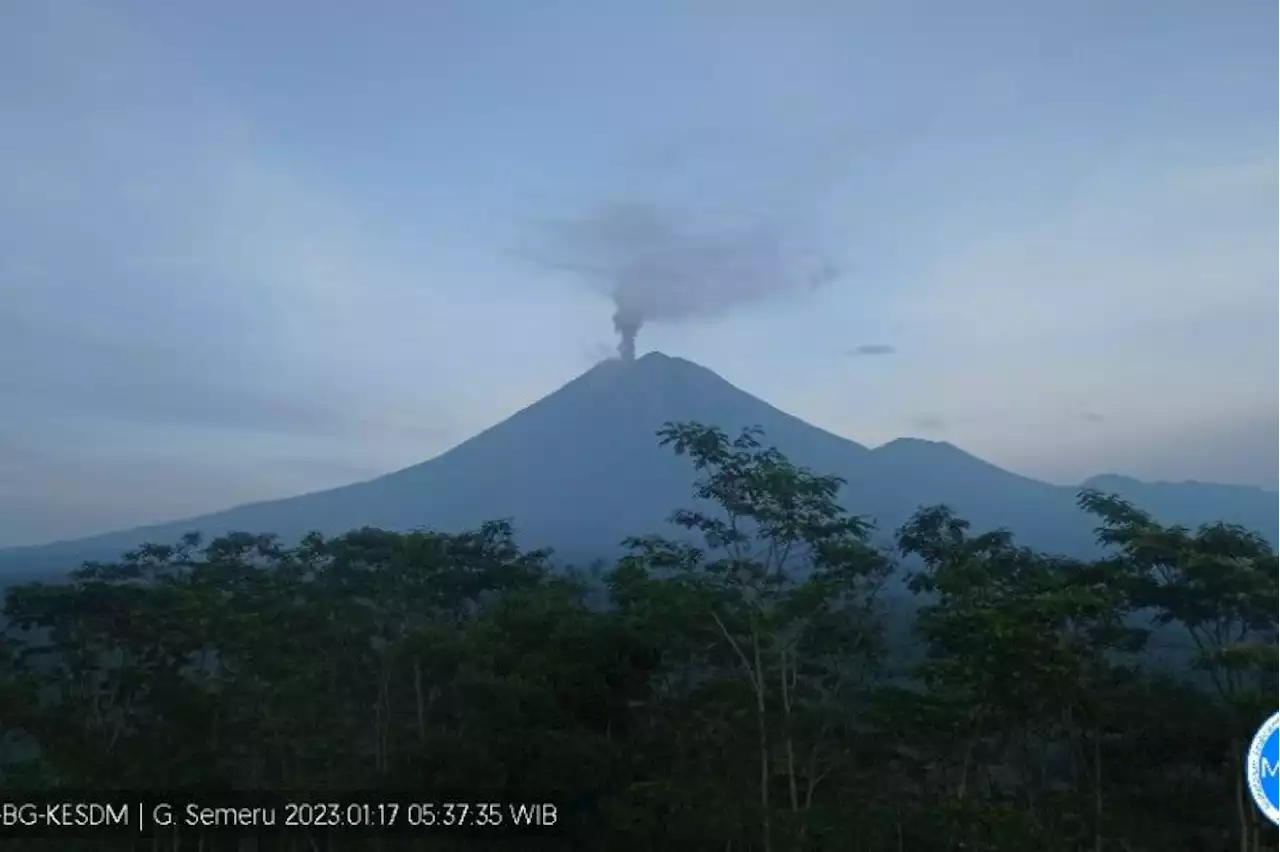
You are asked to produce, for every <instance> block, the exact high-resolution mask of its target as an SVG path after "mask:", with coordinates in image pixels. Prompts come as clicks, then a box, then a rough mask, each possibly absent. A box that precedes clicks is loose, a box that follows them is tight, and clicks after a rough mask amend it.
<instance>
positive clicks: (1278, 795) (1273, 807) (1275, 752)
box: [1244, 713, 1280, 825]
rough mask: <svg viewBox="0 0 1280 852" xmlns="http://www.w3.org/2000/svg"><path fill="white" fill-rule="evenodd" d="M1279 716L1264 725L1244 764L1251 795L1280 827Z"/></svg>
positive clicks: (1264, 812) (1254, 739) (1267, 815)
mask: <svg viewBox="0 0 1280 852" xmlns="http://www.w3.org/2000/svg"><path fill="white" fill-rule="evenodd" d="M1277 772H1280V713H1277V714H1275V715H1274V716H1272V717H1271V718H1270V719H1268V720H1267V721H1265V722H1263V723H1262V727H1261V728H1259V729H1258V733H1256V734H1254V735H1253V745H1251V746H1249V759H1248V761H1247V762H1246V763H1245V770H1244V773H1245V780H1246V781H1248V782H1249V792H1251V793H1253V801H1254V803H1255V804H1257V806H1258V810H1260V811H1262V813H1263V815H1264V816H1265V817H1266V818H1267V819H1269V820H1271V821H1272V822H1274V823H1275V824H1276V825H1280V778H1278V777H1277Z"/></svg>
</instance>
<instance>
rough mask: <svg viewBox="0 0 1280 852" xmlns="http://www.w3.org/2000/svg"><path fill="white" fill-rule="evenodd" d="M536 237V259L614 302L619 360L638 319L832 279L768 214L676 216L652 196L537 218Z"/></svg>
mask: <svg viewBox="0 0 1280 852" xmlns="http://www.w3.org/2000/svg"><path fill="white" fill-rule="evenodd" d="M542 236H543V238H544V239H543V245H542V247H541V248H540V249H539V251H538V252H537V253H536V256H537V258H538V259H540V260H541V262H543V263H544V264H546V265H549V266H552V267H554V268H556V269H559V270H561V271H564V272H569V273H572V274H573V275H575V276H576V277H577V278H579V279H580V280H581V281H582V282H584V283H585V284H586V285H587V286H589V287H591V288H592V289H594V290H596V291H597V292H599V293H601V294H602V295H605V296H608V297H609V298H610V299H612V300H613V304H614V315H613V326H614V330H615V331H616V332H617V333H618V336H619V343H618V355H619V357H620V358H622V359H623V360H624V361H630V360H632V359H634V357H635V353H636V336H637V335H638V334H639V331H640V329H641V327H643V326H644V325H646V324H649V323H669V322H677V321H684V320H696V319H714V318H716V317H719V316H722V315H724V314H727V313H729V312H731V311H733V310H735V309H737V308H740V307H743V306H745V305H747V304H750V303H754V302H759V301H762V300H764V299H768V298H773V297H777V296H782V295H787V294H791V295H795V294H798V293H803V292H807V291H810V290H813V289H815V288H817V287H820V286H822V285H823V284H826V283H827V282H829V281H831V280H833V279H834V278H835V277H836V272H835V269H834V268H833V267H832V266H831V265H830V264H827V263H824V262H822V261H821V260H820V259H818V258H815V257H813V256H812V255H806V253H805V252H804V251H803V250H801V249H800V248H799V247H798V246H796V245H793V244H791V243H789V242H788V240H786V239H785V238H784V233H783V230H782V229H781V228H779V227H777V226H775V225H773V224H770V223H768V222H762V221H756V222H750V221H748V222H742V221H736V222H735V221H730V220H726V219H725V218H724V217H715V216H708V215H703V216H701V217H699V216H695V215H691V214H685V215H683V216H681V215H678V214H677V213H676V212H675V211H673V210H670V209H663V208H660V207H658V206H656V205H653V204H640V203H630V204H614V205H609V206H605V207H601V208H599V209H597V210H595V211H593V212H591V213H589V214H587V215H585V216H582V217H580V218H576V219H568V220H561V221H557V222H551V223H544V225H543V227H542Z"/></svg>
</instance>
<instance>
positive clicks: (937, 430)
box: [908, 414, 951, 435]
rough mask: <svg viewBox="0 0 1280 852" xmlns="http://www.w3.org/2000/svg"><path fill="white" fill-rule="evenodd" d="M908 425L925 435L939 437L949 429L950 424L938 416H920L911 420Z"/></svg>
mask: <svg viewBox="0 0 1280 852" xmlns="http://www.w3.org/2000/svg"><path fill="white" fill-rule="evenodd" d="M908 425H909V426H910V427H911V428H912V429H914V430H916V431H919V432H923V433H925V434H926V435H939V434H942V433H944V432H947V431H949V430H950V429H951V423H950V421H948V420H947V418H945V417H943V416H942V415H940V414H921V415H918V416H916V417H913V418H911V420H910V421H909V422H908Z"/></svg>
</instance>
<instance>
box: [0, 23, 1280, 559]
mask: <svg viewBox="0 0 1280 852" xmlns="http://www.w3.org/2000/svg"><path fill="white" fill-rule="evenodd" d="M1276 31H1277V10H1276V5H1275V4H1274V3H1268V2H1263V0H1258V2H1252V0H1227V2H1222V3H1216V4H1209V3H1203V2H1190V1H1189V0H1173V2H1154V0H1146V1H1145V2H1130V3H1123V4H1117V3H1101V2H1079V3H1072V4H1042V3H1039V4H1037V3H1032V4H1029V3H1016V2H999V3H997V2H985V0H979V2H975V3H966V4H958V3H948V2H941V0H939V2H931V3H923V2H902V0H899V1H898V2H866V3H859V2H853V0H850V2H841V3H837V2H816V0H789V1H788V2H783V0H778V2H767V3H766V2H756V1H755V0H740V2H727V0H706V1H705V2H699V0H685V1H684V2H670V3H668V2H655V1H654V0H646V2H643V3H641V2H620V0H593V2H587V0H577V1H576V2H568V0H555V1H554V2H540V3H524V2H515V0H511V1H510V2H486V0H467V2H453V3H449V2H431V3H424V2H408V0H405V1H404V2H399V1H398V0H380V2H371V3H363V4H353V3H340V2H332V1H330V2H321V0H308V2H300V0H273V2H270V3H248V2H229V1H228V0H223V2H218V3H200V4H194V3H183V4H176V3H159V2H141V1H140V0H139V1H138V2H110V0H102V2H72V0H12V2H7V3H5V4H3V6H2V7H0V104H3V107H2V109H3V115H4V121H3V122H2V124H3V128H4V132H3V133H0V399H2V400H3V403H0V410H2V411H3V412H4V413H3V415H2V416H0V544H10V543H19V542H28V541H39V540H47V539H51V538H57V537H65V536H69V535H78V534H86V533H90V532H96V531H101V530H107V529H112V528H116V527H120V526H126V525H133V524H137V523H141V522H147V521H154V520H160V519H166V518H173V517H181V516H184V515H190V514H193V513H198V512H203V511H207V510H213V509H217V508H222V507H225V506H227V505H230V504H234V503H239V502H244V501H248V500H253V499H260V498H265V497H274V496H284V495H289V494H294V493H299V492H302V491H307V490H313V489H316V488H321V487H327V486H332V485H339V484H344V483H346V482H350V481H353V480H356V479H362V478H368V477H370V476H373V475H376V474H378V473H382V472H386V471H390V470H393V469H396V468H399V467H402V466H405V465H408V464H412V463H414V462H417V461H420V460H422V459H424V458H427V457H430V456H432V455H435V454H437V453H438V452H440V451H442V450H444V449H447V448H448V447H449V446H451V445H453V444H455V443H457V442H459V441H461V440H463V439H465V438H466V437H468V436H469V435H471V434H473V433H475V432H476V431H478V430H480V429H482V428H484V427H485V426H487V425H490V424H491V423H493V422H495V421H497V420H499V419H501V418H502V417H505V416H506V415H508V414H510V413H511V412H513V411H514V410H516V409H517V408H519V407H521V406H523V405H525V404H527V403H529V402H532V401H533V400H535V399H537V398H538V397H541V396H543V395H544V394H546V393H548V392H550V391H552V390H554V389H555V388H557V387H559V386H560V385H561V384H563V383H564V382H565V381H567V380H569V379H570V378H572V377H573V376H574V375H576V374H577V373H579V372H581V371H582V370H584V369H586V368H588V367H589V366H590V365H591V364H592V363H593V362H594V361H595V360H598V359H599V358H601V357H604V354H605V353H606V352H607V351H608V350H609V349H610V347H612V346H613V345H614V336H613V332H612V327H611V325H610V316H611V314H612V306H611V304H610V302H609V300H608V299H607V298H604V297H603V296H602V295H601V293H600V292H599V287H598V286H592V284H591V283H589V282H584V281H582V280H580V279H578V278H575V277H574V276H571V275H567V274H564V273H563V272H557V271H555V270H551V269H548V268H546V267H545V266H542V265H539V264H536V263H532V262H530V261H529V259H528V257H527V256H526V254H525V252H524V249H525V248H527V247H528V245H529V241H530V239H531V238H532V237H531V235H532V234H534V233H535V232H536V226H537V224H538V223H540V222H544V221H546V220H547V219H552V218H556V217H565V216H576V215H580V214H583V213H584V212H585V211H589V210H593V209H595V208H597V207H599V206H600V205H604V204H613V203H645V204H658V205H662V206H663V209H668V210H683V209H686V208H687V209H692V208H695V207H698V206H699V205H701V206H704V207H705V206H706V205H708V204H711V205H714V206H716V208H717V209H722V210H728V211H752V213H753V214H757V213H758V214H762V215H767V216H768V217H769V218H770V219H771V220H773V221H776V222H778V223H781V225H782V226H785V228H786V229H787V232H788V233H789V234H791V235H792V236H793V237H794V238H795V239H796V240H797V241H798V242H799V243H803V244H804V246H805V247H806V248H807V249H812V250H813V251H816V252H820V253H821V255H822V256H823V257H825V258H828V259H830V260H831V262H832V263H834V264H835V266H836V267H838V268H839V269H840V270H841V275H840V277H839V278H838V279H837V280H836V281H834V282H832V283H830V284H828V285H827V286H825V287H822V288H820V289H817V290H812V291H806V292H804V293H798V292H795V291H787V292H781V291H780V292H779V293H777V294H775V295H773V296H771V297H767V298H763V299H758V300H754V301H746V300H744V301H742V303H740V304H737V305H735V306H733V310H728V309H726V310H725V311H722V312H719V313H717V314H716V315H714V316H700V317H695V318H689V319H687V320H685V321H678V322H672V323H667V324H659V323H654V324H651V325H649V326H646V327H645V328H644V329H642V331H641V333H640V340H639V343H640V349H641V351H645V350H648V349H654V348H657V349H661V350H662V351H665V352H667V353H669V354H674V355H681V356H684V357H686V358H690V359H692V360H695V361H698V362H699V363H702V364H704V365H706V366H708V367H711V368H712V369H714V370H716V371H717V372H719V373H720V374H721V375H723V376H724V377H725V378H727V379H729V380H730V381H732V382H734V383H735V384H737V385H739V386H740V387H742V388H744V389H745V390H748V391H750V392H752V393H754V394H756V395H758V396H760V397H762V398H764V399H766V400H768V401H770V402H772V403H774V404H775V405H778V406H779V407H781V408H783V409H785V410H788V411H790V412H792V413H794V414H797V415H798V416H801V417H803V418H805V419H807V420H809V421H811V422H813V423H815V424H817V425H820V426H823V427H825V428H827V429H830V430H832V431H835V432H837V433H839V434H842V435H846V436H848V437H850V438H853V439H854V440H857V441H860V442H862V443H864V444H870V445H876V444H879V443H883V442H884V441H887V440H890V439H892V438H894V437H897V436H901V435H918V436H921V437H928V438H934V439H945V440H948V441H951V442H953V443H955V444H957V445H959V446H961V447H964V448H965V449H967V450H969V451H970V452H973V453H975V454H976V455H979V456H982V457H984V458H987V459H989V460H991V461H994V462H996V463H998V464H1000V465H1002V466H1005V467H1008V468H1010V469H1013V470H1016V471H1019V472H1021V473H1025V474H1029V475H1033V476H1037V477H1041V478H1045V479H1049V480H1051V481H1056V482H1077V481H1080V480H1081V479H1083V478H1085V477H1086V476H1088V475H1090V474H1093V473H1097V472H1103V471H1111V472H1119V473H1127V474H1132V475H1137V476H1140V477H1143V478H1148V479H1173V480H1181V479H1189V478H1194V479H1202V480H1217V481H1226V482H1241V483H1252V484H1260V485H1265V486H1267V487H1274V486H1275V484H1276V476H1277V454H1276V447H1277V403H1278V399H1277V379H1278V377H1277V359H1276V355H1277V319H1276V318H1277V309H1278V304H1277V275H1276V258H1277V249H1278V246H1277V227H1278V222H1277V204H1276V198H1277V193H1276V188H1277V136H1276V127H1277V120H1278V117H1280V116H1278V114H1277V90H1276V82H1275V81H1276V77H1275V76H1274V75H1275V68H1276V65H1275V62H1276V53H1275V33H1276ZM858 347H873V348H875V347H879V350H877V351H879V352H880V354H867V355H858V354H856V352H857V349H858ZM886 349H891V350H892V351H891V352H887V351H884V350H886ZM851 353H855V354H851Z"/></svg>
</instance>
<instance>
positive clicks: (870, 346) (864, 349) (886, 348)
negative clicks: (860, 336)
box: [847, 343, 898, 358]
mask: <svg viewBox="0 0 1280 852" xmlns="http://www.w3.org/2000/svg"><path fill="white" fill-rule="evenodd" d="M897 351H898V350H897V349H896V348H895V347H893V346H891V345H889V344H888V343H864V344H862V345H861V346H855V347H853V348H852V349H850V350H849V351H848V353H847V354H849V355H852V356H854V357H855V358H861V357H865V356H874V355H892V354H894V353H895V352H897Z"/></svg>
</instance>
